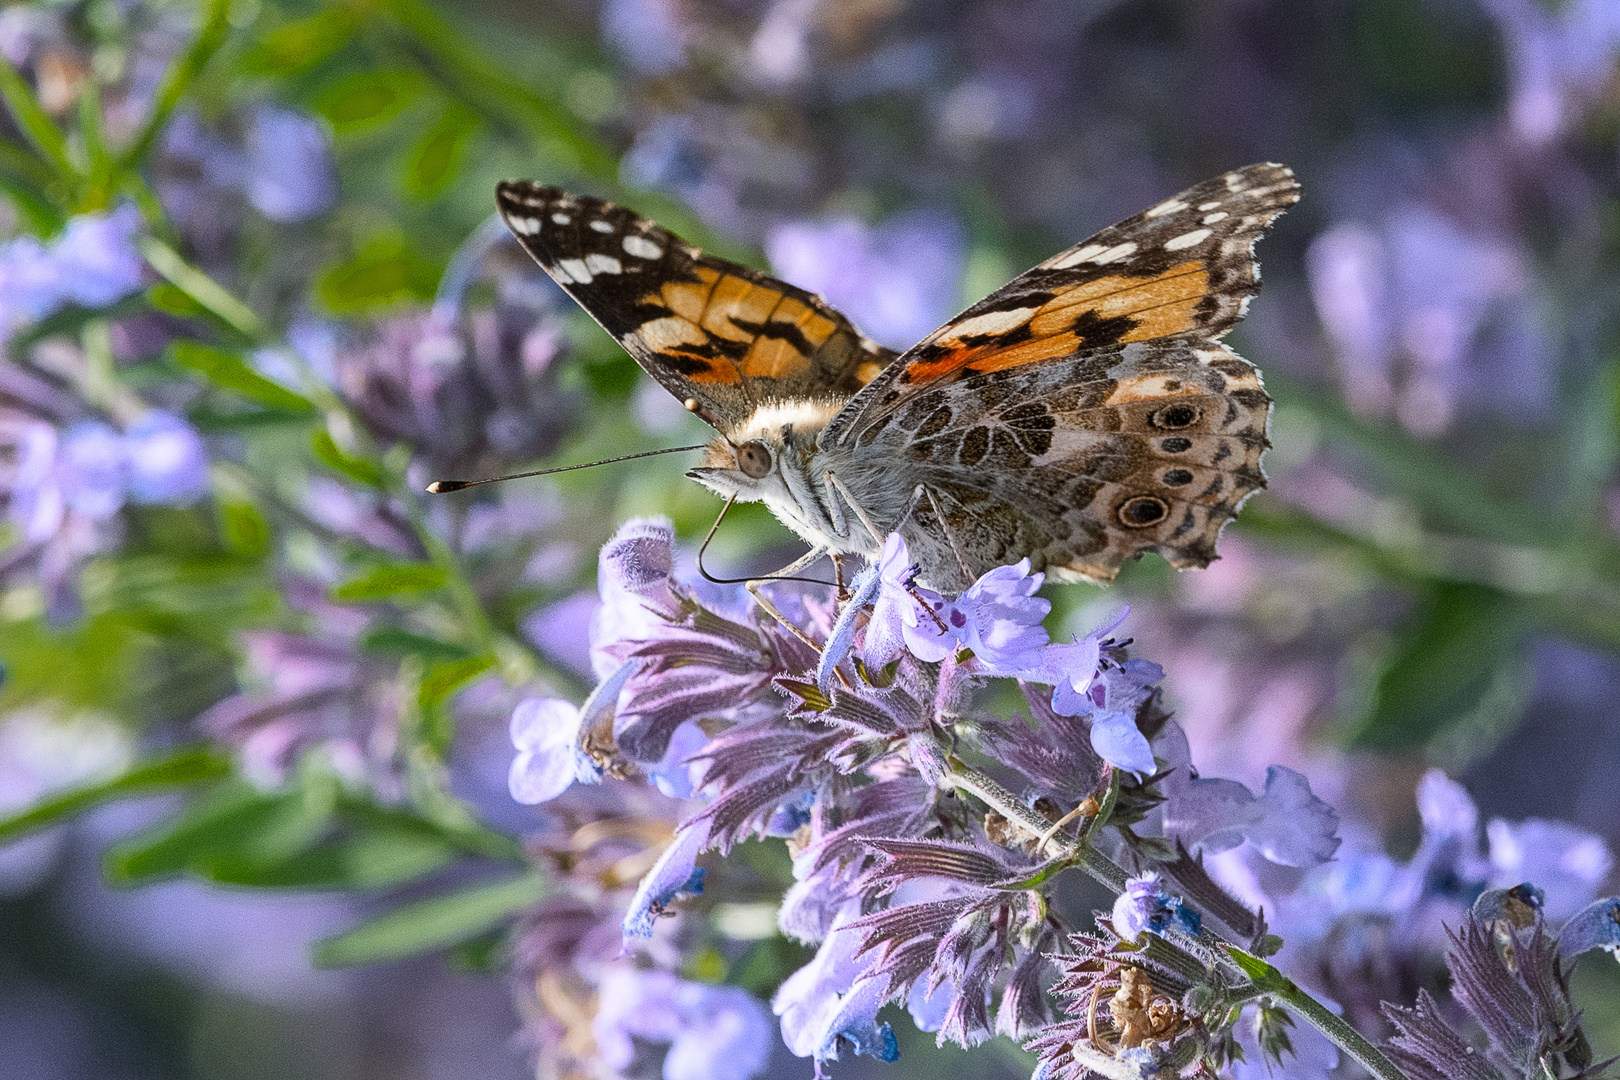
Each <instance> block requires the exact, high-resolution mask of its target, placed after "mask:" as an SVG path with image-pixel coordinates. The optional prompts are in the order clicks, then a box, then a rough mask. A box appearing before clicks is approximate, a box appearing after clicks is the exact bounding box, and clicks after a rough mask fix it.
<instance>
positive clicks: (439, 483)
mask: <svg viewBox="0 0 1620 1080" xmlns="http://www.w3.org/2000/svg"><path fill="white" fill-rule="evenodd" d="M705 445H707V444H705V443H699V444H698V445H696V446H671V447H669V448H668V449H665V450H644V451H642V452H641V453H639V454H626V455H624V456H623V457H613V458H604V459H603V460H601V461H587V462H586V463H585V464H583V465H563V466H561V467H560V468H556V469H536V470H534V471H533V472H520V473H513V474H512V475H511V476H492V477H490V478H489V479H488V480H435V481H433V483H431V484H429V485H428V486H427V490H428V494H429V495H448V494H449V493H450V492H452V491H461V490H463V489H465V488H470V487H477V486H478V485H479V484H499V483H501V482H502V481H503V480H522V479H523V478H524V477H528V476H549V475H550V474H552V473H560V472H573V471H574V470H575V469H594V468H596V467H597V466H598V465H612V464H614V463H615V462H619V461H634V460H635V459H636V458H644V457H656V456H657V455H659V454H679V453H680V452H682V451H683V450H702V449H703V447H704V446H705ZM715 524H717V525H718V524H719V522H716V523H715ZM709 532H710V534H711V535H712V534H713V532H714V530H713V529H710V530H709Z"/></svg>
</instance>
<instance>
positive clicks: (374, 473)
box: [309, 428, 383, 488]
mask: <svg viewBox="0 0 1620 1080" xmlns="http://www.w3.org/2000/svg"><path fill="white" fill-rule="evenodd" d="M309 448H310V450H311V451H312V452H313V453H314V454H315V459H316V460H317V461H319V462H320V463H321V464H322V465H325V466H326V467H327V468H329V469H331V470H332V471H333V472H338V473H342V474H343V475H344V476H347V477H348V478H349V479H350V480H354V481H356V482H358V483H361V484H365V485H366V486H367V487H374V488H380V487H382V486H383V473H382V470H381V469H380V468H378V467H377V466H376V465H375V464H373V463H372V462H370V461H367V460H366V459H365V458H358V457H352V456H350V455H349V454H345V453H344V452H343V450H342V448H340V447H339V446H338V444H337V442H336V441H334V440H333V438H332V433H331V432H329V431H327V430H326V429H325V428H316V429H315V430H314V431H312V432H310V436H309Z"/></svg>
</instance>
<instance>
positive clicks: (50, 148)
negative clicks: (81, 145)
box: [0, 56, 79, 179]
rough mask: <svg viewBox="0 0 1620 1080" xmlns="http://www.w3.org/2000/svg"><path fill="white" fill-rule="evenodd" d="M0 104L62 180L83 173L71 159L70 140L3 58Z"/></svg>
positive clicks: (22, 79) (0, 72)
mask: <svg viewBox="0 0 1620 1080" xmlns="http://www.w3.org/2000/svg"><path fill="white" fill-rule="evenodd" d="M0 100H4V101H5V103H6V109H7V110H8V111H9V112H10V113H11V119H12V120H13V121H14V122H15V123H16V125H17V130H19V131H21V132H22V133H23V137H24V138H26V139H27V140H28V142H29V143H30V144H31V145H32V146H33V147H34V149H35V150H37V151H38V152H39V155H40V157H41V158H43V159H44V160H45V161H46V162H47V163H49V164H50V165H51V166H52V167H53V168H54V169H55V170H56V172H57V174H58V176H59V177H60V178H62V179H77V178H78V175H79V170H78V169H77V168H76V167H75V166H74V164H73V161H72V159H70V158H69V157H68V152H67V139H66V138H65V137H64V136H63V135H62V129H61V128H59V127H57V126H56V121H54V120H52V119H51V114H50V113H48V112H46V111H45V107H44V106H43V105H41V104H40V103H39V98H37V97H35V96H34V90H33V88H32V87H30V86H29V85H28V82H27V80H26V79H24V78H23V77H22V74H21V73H20V72H19V71H18V70H17V69H16V68H14V67H12V66H11V61H9V60H7V59H6V58H5V57H3V56H0Z"/></svg>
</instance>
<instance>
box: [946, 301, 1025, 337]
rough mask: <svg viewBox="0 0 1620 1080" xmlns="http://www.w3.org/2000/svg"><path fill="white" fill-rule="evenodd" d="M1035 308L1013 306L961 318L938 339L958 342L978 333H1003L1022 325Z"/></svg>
mask: <svg viewBox="0 0 1620 1080" xmlns="http://www.w3.org/2000/svg"><path fill="white" fill-rule="evenodd" d="M1036 310H1037V309H1036V308H1015V309H1014V310H1012V311H987V312H985V313H984V314H983V315H975V316H973V318H971V319H963V320H962V321H961V322H959V323H957V324H956V325H955V326H953V327H951V330H950V333H948V334H941V335H940V338H939V340H940V341H941V342H942V343H943V342H950V341H955V342H960V341H961V340H962V339H963V338H966V337H973V336H975V335H978V334H1005V333H1007V332H1008V331H1010V330H1015V329H1017V328H1018V327H1020V326H1022V325H1024V323H1025V322H1026V321H1027V320H1028V319H1029V317H1030V316H1031V315H1033V314H1035V312H1036Z"/></svg>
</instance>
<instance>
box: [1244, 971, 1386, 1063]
mask: <svg viewBox="0 0 1620 1080" xmlns="http://www.w3.org/2000/svg"><path fill="white" fill-rule="evenodd" d="M1226 951H1227V953H1229V954H1230V955H1231V957H1232V960H1233V962H1235V963H1236V964H1237V966H1238V967H1240V968H1242V969H1243V973H1244V974H1245V975H1247V976H1248V977H1249V978H1250V979H1251V980H1252V981H1253V982H1254V985H1255V986H1257V987H1258V988H1259V989H1260V990H1262V991H1264V992H1265V993H1267V994H1270V995H1271V996H1272V997H1274V998H1276V999H1277V1000H1278V1001H1280V1002H1282V1003H1283V1005H1285V1006H1287V1007H1288V1009H1290V1010H1291V1011H1292V1012H1294V1013H1295V1014H1296V1015H1297V1016H1299V1018H1300V1019H1302V1020H1304V1021H1305V1022H1306V1023H1307V1024H1310V1025H1311V1026H1312V1027H1314V1028H1315V1029H1316V1030H1317V1031H1320V1032H1321V1033H1322V1034H1323V1035H1325V1036H1327V1039H1328V1041H1329V1042H1331V1043H1332V1044H1333V1045H1334V1046H1337V1047H1338V1048H1339V1049H1340V1050H1342V1051H1344V1052H1345V1053H1346V1054H1349V1055H1350V1056H1351V1057H1352V1058H1355V1060H1356V1061H1357V1062H1359V1063H1360V1064H1361V1066H1362V1068H1364V1069H1366V1070H1367V1071H1368V1072H1370V1073H1372V1074H1373V1075H1374V1076H1376V1077H1378V1078H1379V1080H1408V1078H1407V1076H1406V1074H1405V1073H1403V1072H1401V1070H1399V1069H1397V1068H1396V1067H1395V1064H1394V1062H1392V1061H1390V1060H1389V1058H1387V1057H1385V1056H1384V1055H1383V1053H1382V1051H1380V1050H1379V1049H1378V1048H1377V1047H1376V1046H1374V1045H1373V1044H1372V1043H1370V1042H1368V1041H1367V1039H1366V1037H1365V1036H1363V1035H1362V1034H1361V1032H1359V1031H1357V1030H1356V1029H1355V1028H1353V1027H1351V1026H1350V1024H1349V1023H1347V1022H1346V1021H1345V1020H1344V1019H1343V1018H1342V1017H1340V1016H1336V1015H1335V1014H1334V1013H1333V1012H1331V1011H1330V1010H1329V1009H1328V1007H1327V1006H1326V1005H1323V1004H1322V1003H1321V1002H1320V1001H1317V1000H1316V999H1315V998H1313V997H1312V996H1311V995H1310V994H1308V993H1306V992H1305V991H1304V990H1303V989H1301V988H1300V986H1299V984H1298V983H1296V982H1294V980H1292V979H1290V978H1288V976H1286V975H1284V974H1283V973H1282V972H1280V971H1278V970H1277V969H1276V968H1275V967H1273V966H1272V965H1271V964H1268V963H1266V961H1264V960H1262V959H1260V958H1259V957H1258V956H1255V955H1254V954H1253V953H1249V952H1245V951H1244V950H1242V949H1240V948H1238V947H1237V946H1236V945H1227V946H1226Z"/></svg>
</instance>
